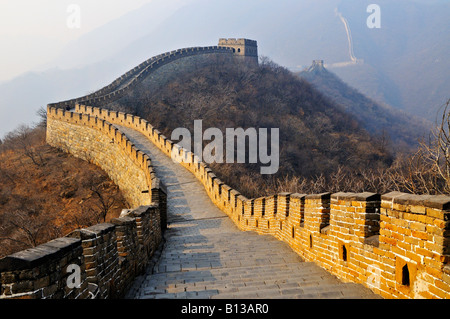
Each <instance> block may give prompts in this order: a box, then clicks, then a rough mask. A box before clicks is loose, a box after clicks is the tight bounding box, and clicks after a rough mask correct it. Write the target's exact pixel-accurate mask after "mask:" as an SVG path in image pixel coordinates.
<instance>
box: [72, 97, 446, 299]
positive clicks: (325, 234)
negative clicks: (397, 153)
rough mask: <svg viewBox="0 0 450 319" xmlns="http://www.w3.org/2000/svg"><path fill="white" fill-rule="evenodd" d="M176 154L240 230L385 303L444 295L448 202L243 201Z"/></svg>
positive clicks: (89, 110) (398, 198) (372, 197)
mask: <svg viewBox="0 0 450 319" xmlns="http://www.w3.org/2000/svg"><path fill="white" fill-rule="evenodd" d="M76 110H77V112H80V113H86V114H91V115H94V114H95V115H96V116H99V117H100V118H102V119H105V120H107V121H111V122H112V123H115V122H116V121H121V124H122V125H125V126H128V127H132V128H134V129H137V130H138V131H140V132H141V133H143V134H144V135H147V136H148V137H149V138H150V140H151V141H152V142H153V143H154V144H155V145H156V146H157V147H158V148H159V149H161V150H162V151H163V152H164V153H165V154H166V155H168V156H170V154H171V152H172V149H173V148H174V147H175V146H174V144H173V143H170V141H169V140H168V139H167V138H166V137H164V136H162V135H160V134H156V133H155V132H157V130H156V129H154V128H153V127H152V126H151V125H149V124H148V123H146V124H145V125H142V124H140V125H136V123H142V122H143V120H142V119H139V118H138V117H136V116H125V115H120V116H118V115H117V113H114V112H109V111H106V110H99V109H97V108H95V107H87V106H82V105H78V106H77V107H76ZM177 150H178V148H177ZM178 152H179V154H186V157H185V158H188V159H189V158H190V159H191V160H190V161H189V162H188V163H181V165H182V166H184V167H185V168H186V169H188V170H189V171H190V172H191V173H192V174H194V176H195V177H196V178H197V179H198V180H199V181H200V182H201V183H202V184H203V185H204V187H205V191H206V193H207V194H208V196H209V197H210V198H211V200H212V201H213V202H214V203H215V204H216V205H217V206H218V207H219V208H220V209H221V210H222V211H224V212H225V213H226V214H227V215H228V216H229V217H230V218H231V220H233V221H234V222H235V223H236V225H237V226H238V227H239V229H241V230H243V231H255V232H258V233H260V234H270V235H272V236H274V237H276V238H278V239H279V240H282V241H285V242H286V243H287V244H289V245H290V246H291V247H292V249H293V250H294V251H296V252H297V253H298V254H299V255H300V256H302V257H303V258H304V259H305V260H308V261H314V262H316V263H317V264H319V265H320V266H322V267H323V268H325V269H327V270H328V271H330V272H331V273H333V274H335V275H337V276H338V277H339V278H341V279H343V280H344V281H351V282H357V283H362V284H364V285H365V286H367V287H369V288H371V289H372V290H373V291H375V292H376V293H378V294H380V295H382V296H383V297H386V298H420V297H422V298H448V297H449V296H450V287H449V285H450V280H449V279H450V277H449V275H448V274H447V272H448V271H447V269H448V268H449V267H448V266H447V262H448V256H449V252H448V250H449V248H448V247H449V243H448V240H449V239H448V233H449V231H448V230H449V223H448V217H449V210H450V197H449V196H425V195H421V196H417V195H408V194H403V193H396V192H394V193H389V194H385V195H382V196H381V195H380V194H374V193H335V194H331V193H323V194H310V195H306V194H289V193H281V194H277V195H273V196H267V197H262V198H255V199H248V198H246V197H245V196H243V195H241V194H240V192H239V191H237V190H235V189H233V188H231V187H230V186H228V185H226V184H225V183H224V182H223V181H221V180H220V179H219V178H217V176H216V175H215V174H214V173H213V172H212V171H211V169H210V168H209V167H208V166H207V164H205V163H203V162H199V161H198V159H196V157H195V156H193V155H192V154H191V153H190V152H188V151H185V150H182V149H180V150H178ZM184 152H185V153H184ZM192 159H195V160H192ZM402 225H403V226H402ZM392 229H396V231H395V232H394V231H393V230H392ZM404 264H407V265H408V267H409V268H411V270H410V271H408V274H407V275H408V276H410V277H411V278H410V281H409V282H406V281H404V282H403V284H402V283H401V282H400V283H399V279H398V278H397V277H399V276H400V275H399V273H402V276H403V275H404V273H405V268H404ZM399 265H403V266H401V267H400V266H399ZM396 278H397V279H396Z"/></svg>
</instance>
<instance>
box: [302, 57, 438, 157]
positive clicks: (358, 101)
mask: <svg viewBox="0 0 450 319" xmlns="http://www.w3.org/2000/svg"><path fill="white" fill-rule="evenodd" d="M296 74H297V75H298V76H299V77H301V78H303V79H305V80H307V81H308V82H309V83H311V84H312V85H313V86H314V87H315V88H316V89H318V90H319V91H320V92H322V93H323V94H324V95H325V96H327V97H328V98H330V99H332V100H333V101H334V102H335V103H336V104H337V105H338V106H339V107H340V108H341V109H342V110H344V111H345V112H347V113H349V114H351V115H352V116H354V117H355V118H356V119H357V120H358V121H359V123H360V124H361V126H362V127H364V128H365V129H366V130H367V131H368V132H369V133H371V134H373V135H379V136H383V135H384V136H385V137H386V138H389V139H390V141H391V143H392V144H393V145H395V150H397V151H398V150H403V151H408V150H411V149H415V148H417V146H418V141H419V139H421V138H423V137H426V136H427V135H428V134H429V131H430V128H431V123H429V122H428V121H426V120H424V119H420V118H417V117H415V116H412V115H409V114H407V113H405V112H403V111H400V110H397V109H394V108H392V107H390V106H388V105H385V104H382V103H378V102H376V101H374V100H373V99H370V98H368V97H367V96H365V95H364V94H362V93H361V92H359V91H358V90H357V89H355V88H352V87H351V86H349V85H348V84H346V83H345V82H344V81H343V80H341V79H340V78H339V77H338V76H337V75H336V74H334V73H333V72H330V71H329V70H328V69H327V68H325V67H324V65H323V61H314V62H313V64H312V65H311V67H309V68H307V69H305V70H304V71H302V72H298V73H296Z"/></svg>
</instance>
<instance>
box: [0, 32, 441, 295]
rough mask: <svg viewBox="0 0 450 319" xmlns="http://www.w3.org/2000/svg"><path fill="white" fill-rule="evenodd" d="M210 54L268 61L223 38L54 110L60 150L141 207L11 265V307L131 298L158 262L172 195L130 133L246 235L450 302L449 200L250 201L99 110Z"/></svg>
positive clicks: (14, 258)
mask: <svg viewBox="0 0 450 319" xmlns="http://www.w3.org/2000/svg"><path fill="white" fill-rule="evenodd" d="M246 46H248V48H247V47H246ZM200 54H232V55H238V56H243V57H244V58H249V61H251V62H255V59H256V62H257V47H256V42H255V41H249V40H244V39H238V40H235V39H231V40H229V39H221V40H220V42H219V46H215V47H206V48H188V49H182V50H177V51H172V52H170V53H166V54H162V55H159V56H157V57H154V58H152V59H150V60H147V61H145V62H144V63H142V64H140V65H139V66H138V67H136V68H135V69H133V70H131V71H130V72H128V73H126V74H125V75H124V76H122V77H120V78H119V79H117V80H116V81H114V82H113V83H112V84H110V85H108V86H107V87H105V88H103V89H101V90H99V91H97V92H96V93H93V94H90V95H87V96H85V97H81V98H77V99H73V100H68V101H63V102H59V103H55V104H50V105H48V107H47V142H48V144H50V145H52V146H54V147H58V148H60V149H62V150H64V151H66V152H69V153H71V154H73V155H74V156H77V157H80V158H83V159H85V160H88V161H90V162H93V163H95V164H96V165H98V166H100V167H101V168H102V169H103V170H105V172H107V173H108V175H109V176H110V177H111V179H112V180H113V181H114V182H115V183H116V184H117V185H118V186H119V188H120V189H121V190H122V192H123V193H124V196H125V197H126V199H127V201H128V202H129V203H130V206H132V207H135V208H134V209H132V210H130V211H129V212H128V213H127V214H125V215H124V216H122V217H120V218H117V219H114V220H112V221H111V223H104V224H99V225H95V226H92V227H89V228H87V229H80V230H76V231H74V232H72V233H70V234H69V235H67V236H66V237H63V238H59V239H56V240H53V241H51V242H49V243H46V244H44V245H41V246H38V247H35V248H31V249H28V250H25V251H21V252H18V253H15V254H13V255H10V256H7V257H5V258H3V259H1V260H0V298H7V299H9V298H13V299H15V298H34V299H41V298H71V299H87V298H123V297H124V296H125V295H126V293H127V291H128V290H129V289H130V287H132V285H133V283H134V281H135V279H136V278H137V277H139V276H140V275H142V274H143V273H145V269H146V268H148V267H150V266H149V265H153V264H155V263H156V262H157V259H158V254H157V253H156V252H157V251H158V250H159V249H161V245H162V244H163V234H164V232H165V231H166V229H167V218H168V216H167V214H168V212H167V206H168V194H169V193H170V189H168V187H166V185H164V184H163V183H162V181H161V180H160V176H158V175H157V174H156V171H155V167H154V165H153V162H152V161H153V159H152V158H151V156H149V154H148V152H146V151H145V150H141V149H139V148H138V147H137V146H135V144H134V143H133V142H132V139H131V136H129V133H126V132H128V130H131V131H133V132H138V133H139V134H142V135H144V136H145V137H146V138H147V139H148V141H150V142H151V143H152V144H153V145H155V146H156V148H158V149H159V150H160V151H161V152H162V153H163V154H165V156H166V157H167V158H170V157H171V155H172V154H173V152H176V153H178V154H179V156H180V157H182V158H184V159H185V161H183V162H181V163H180V164H177V165H179V166H180V167H179V170H186V171H187V172H189V173H190V174H191V175H192V176H194V177H195V179H196V180H197V181H198V182H199V183H200V184H201V185H202V186H203V188H204V191H205V192H206V194H207V196H208V197H209V200H210V201H211V202H212V203H213V204H214V205H215V206H216V207H217V208H218V209H219V210H220V211H222V212H223V213H225V214H226V216H228V218H229V220H230V221H232V222H233V223H234V225H235V226H236V227H237V228H238V229H240V230H241V231H244V232H252V233H256V234H259V235H264V236H261V238H262V237H267V236H269V237H273V238H276V239H277V240H278V241H280V242H284V243H285V244H286V245H288V246H289V247H290V249H291V250H292V251H293V252H295V254H297V255H298V256H299V257H300V258H301V259H302V260H304V261H307V262H313V263H315V264H316V265H318V266H320V267H322V268H323V269H325V270H326V271H328V272H329V273H331V274H332V275H334V276H336V277H337V278H339V279H340V280H342V281H343V282H351V283H356V284H360V285H361V286H364V287H366V288H368V289H369V290H371V291H372V292H374V293H375V294H376V295H378V296H381V297H383V298H402V299H403V298H427V299H433V298H436V299H448V298H449V297H450V266H449V265H448V261H449V250H450V244H449V230H450V222H449V217H450V197H449V196H444V195H440V196H431V195H411V194H404V193H399V192H392V193H388V194H374V193H335V194H330V193H323V194H290V193H282V194H274V195H273V196H268V197H263V198H254V199H249V198H246V197H245V196H243V195H242V194H240V193H239V191H238V190H235V189H232V188H231V187H229V186H228V185H226V184H225V183H223V182H222V181H221V180H220V179H219V178H218V177H217V176H216V175H215V174H214V173H213V172H212V171H211V169H210V168H208V166H207V165H206V164H205V163H203V162H201V161H199V160H198V158H197V157H196V156H195V155H194V154H193V153H191V152H187V151H185V150H184V149H181V148H179V147H178V146H177V145H176V144H174V143H173V142H172V141H170V140H169V139H168V138H167V137H165V136H164V135H162V134H161V132H160V131H158V130H157V128H155V127H153V126H152V125H151V124H150V123H148V122H147V121H146V120H144V119H142V118H139V117H137V116H133V115H130V114H124V113H121V112H115V111H111V110H107V109H102V108H101V107H94V106H91V105H96V104H99V103H100V104H101V103H107V102H110V101H113V100H115V99H118V98H120V97H122V96H124V95H125V94H126V93H127V92H128V90H129V89H130V88H132V87H133V85H135V84H136V83H138V81H140V80H142V79H144V78H145V77H147V76H148V75H149V74H150V73H152V71H153V70H156V69H157V68H159V67H161V66H163V65H165V64H168V63H170V62H172V61H175V60H178V59H181V58H184V57H187V56H193V55H200ZM181 166H182V167H181ZM70 265H78V266H79V269H80V278H81V282H80V283H79V285H77V287H69V285H68V280H69V278H71V277H70V276H71V274H72V273H71V272H70V271H69V270H68V267H69V266H70ZM263 267H265V266H264V265H263ZM267 267H269V265H267ZM219 297H220V295H219Z"/></svg>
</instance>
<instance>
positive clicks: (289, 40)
mask: <svg viewBox="0 0 450 319" xmlns="http://www.w3.org/2000/svg"><path fill="white" fill-rule="evenodd" d="M372 2H373V1H371V0H370V1H369V0H321V1H317V0H302V1H298V0H282V1H269V0H246V1H238V0H226V1H225V0H216V1H211V0H182V1H163V0H158V1H152V2H150V3H149V4H148V5H146V6H143V7H142V8H140V9H138V10H135V11H133V12H130V13H128V14H126V15H124V16H122V17H120V18H118V19H116V20H114V21H111V22H110V23H108V24H106V25H104V26H103V27H101V28H98V29H97V30H94V31H92V32H90V33H89V34H87V35H85V36H84V37H82V38H80V39H78V40H77V41H75V42H73V43H71V44H69V45H68V46H67V48H66V49H65V50H64V51H63V52H64V53H63V54H62V55H61V56H60V57H59V58H57V59H55V60H54V61H53V62H52V63H50V64H48V67H49V68H51V69H49V70H50V71H45V72H41V73H33V74H31V73H28V74H24V75H23V76H21V77H19V78H17V79H14V80H12V81H8V82H5V83H0V112H1V114H0V136H1V135H2V133H4V132H5V131H8V130H11V129H13V128H14V126H15V125H17V124H16V123H18V122H20V121H21V120H23V119H24V118H27V119H28V118H32V117H33V116H32V115H31V114H34V109H35V108H37V107H40V106H44V105H45V104H47V103H50V102H55V99H69V98H73V97H76V96H78V95H82V94H85V93H86V91H93V90H96V89H98V88H99V86H100V85H102V84H103V85H106V84H108V83H110V82H112V81H113V80H114V79H115V78H116V77H118V76H120V75H121V74H122V73H125V72H126V71H128V70H129V69H131V68H133V67H134V66H136V65H138V64H139V63H141V62H142V61H144V60H146V59H148V58H150V57H151V56H154V55H157V54H159V53H163V52H167V51H170V50H174V49H178V48H183V47H190V46H209V45H215V44H217V41H218V38H221V37H245V38H250V39H255V40H257V41H258V45H259V53H260V55H264V56H267V57H270V58H271V59H272V60H273V61H275V62H276V63H278V64H280V65H283V66H285V67H287V68H289V69H290V70H292V71H301V70H303V69H304V68H305V67H307V66H308V65H309V64H310V62H311V61H312V60H314V59H323V60H325V61H326V63H327V64H329V66H328V69H329V70H331V71H333V72H334V73H335V74H337V75H338V76H339V77H340V78H341V79H343V80H344V81H345V82H346V83H348V84H349V85H351V86H352V87H354V88H356V89H358V90H359V91H360V92H361V93H363V94H365V95H367V96H368V97H370V98H372V99H374V100H375V101H377V102H383V103H385V104H388V105H391V106H392V107H394V108H396V109H401V110H404V111H406V112H408V113H411V114H414V115H417V116H420V117H424V118H427V119H429V120H432V121H433V120H434V119H435V117H436V114H437V111H438V109H439V107H440V106H441V105H442V104H443V103H444V102H445V101H446V100H447V99H448V98H450V96H448V95H449V93H448V92H450V77H449V71H450V60H449V59H448V58H447V56H448V52H449V49H450V41H449V40H450V39H449V37H450V33H449V32H448V31H449V30H450V19H448V12H450V2H449V1H412V0H396V1H391V0H378V1H376V3H377V4H378V5H379V6H380V8H381V28H380V29H369V28H368V27H367V24H366V20H367V18H368V16H369V13H367V6H368V5H369V4H371V3H372ZM341 17H343V18H345V19H346V21H347V23H348V27H349V29H350V30H351V34H352V39H353V41H352V42H353V52H354V55H355V57H356V58H357V59H358V60H359V61H364V62H363V63H358V64H354V63H349V62H350V61H351V60H350V55H349V43H348V36H347V32H346V28H345V25H344V23H343V22H342V19H341ZM342 62H344V63H342ZM105 65H108V66H109V67H108V68H105ZM342 65H346V66H342ZM84 71H86V72H85V74H84V76H80V73H82V72H84ZM47 83H53V84H54V85H50V84H48V85H47ZM37 97H38V98H39V99H37ZM13 112H16V113H15V114H16V115H15V116H13V114H14V113H13ZM18 114H20V115H18Z"/></svg>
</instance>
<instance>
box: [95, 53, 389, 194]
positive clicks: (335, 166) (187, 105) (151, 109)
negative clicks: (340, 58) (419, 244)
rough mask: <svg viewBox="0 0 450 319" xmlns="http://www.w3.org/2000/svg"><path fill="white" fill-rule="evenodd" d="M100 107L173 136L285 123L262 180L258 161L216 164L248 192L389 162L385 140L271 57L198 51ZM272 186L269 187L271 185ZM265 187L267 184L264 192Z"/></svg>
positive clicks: (226, 178)
mask: <svg viewBox="0 0 450 319" xmlns="http://www.w3.org/2000/svg"><path fill="white" fill-rule="evenodd" d="M102 107H105V108H109V109H113V110H120V111H124V112H127V113H132V114H136V115H138V116H140V117H143V118H145V119H147V120H148V121H149V122H150V123H152V125H153V126H155V127H156V128H158V129H159V130H161V131H162V132H163V134H164V135H166V136H168V137H170V136H171V132H172V131H173V130H174V129H175V128H178V127H183V128H188V129H189V130H190V131H191V132H192V131H193V124H194V120H197V119H202V120H203V127H204V128H209V127H215V128H219V129H220V130H222V131H223V132H225V129H226V128H228V127H231V128H238V127H242V128H244V129H245V128H249V127H253V128H256V129H258V128H279V129H280V169H279V171H278V173H277V174H276V175H275V176H270V177H262V176H261V175H260V174H259V170H257V168H258V169H259V166H258V165H254V164H251V165H250V164H213V165H211V166H212V168H213V170H214V171H215V172H216V174H217V175H219V177H220V178H221V179H222V180H224V181H225V182H226V183H228V184H229V185H231V186H234V187H236V188H237V189H240V190H242V191H243V192H245V194H246V195H247V196H250V197H252V196H259V195H263V194H265V193H266V192H267V193H272V192H273V183H277V181H280V180H283V179H286V178H289V177H290V176H296V177H302V178H313V177H315V176H319V175H325V176H330V175H332V174H333V173H335V172H336V171H337V170H339V169H340V167H345V169H346V170H349V171H358V170H362V169H367V168H383V167H387V166H389V165H390V164H391V163H392V161H393V157H392V155H391V153H390V151H389V149H388V148H387V145H384V144H383V143H380V140H379V138H378V137H374V136H371V135H370V134H369V133H368V132H367V131H366V130H365V129H364V128H362V127H361V126H360V124H359V123H358V120H357V119H356V118H354V117H353V116H351V115H349V114H347V113H346V112H344V111H343V110H342V109H341V107H340V106H339V105H337V104H335V103H334V102H333V101H331V100H330V99H329V98H326V97H325V96H324V95H323V94H321V93H320V92H319V91H317V90H316V89H314V88H313V87H312V86H311V85H310V84H309V83H308V82H307V81H305V80H303V79H300V78H298V77H297V76H295V75H294V74H292V73H291V72H290V71H288V70H287V69H285V68H283V67H281V66H279V65H277V64H275V63H273V62H272V61H270V60H268V59H265V60H263V62H262V63H261V64H260V66H258V67H250V66H248V65H246V64H244V63H241V62H240V61H239V60H237V58H236V57H233V56H221V57H218V56H199V57H191V58H188V59H183V61H178V62H177V63H172V64H169V65H167V66H164V67H162V68H160V69H158V70H157V71H156V72H155V73H154V74H152V75H151V76H149V77H148V78H147V79H146V80H144V81H143V82H142V83H141V84H139V85H138V86H137V87H136V88H134V89H133V90H132V92H130V93H129V94H128V95H127V96H125V97H123V98H121V99H120V100H118V101H116V102H113V103H110V104H108V105H104V106H102ZM269 185H270V186H269ZM266 188H267V189H266Z"/></svg>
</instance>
